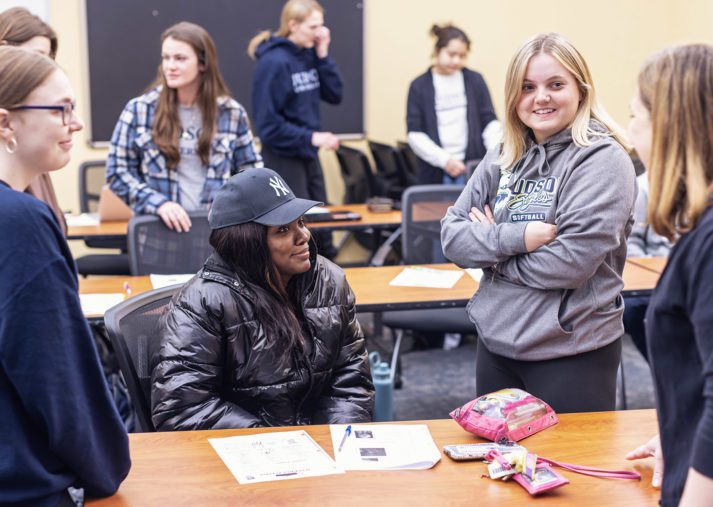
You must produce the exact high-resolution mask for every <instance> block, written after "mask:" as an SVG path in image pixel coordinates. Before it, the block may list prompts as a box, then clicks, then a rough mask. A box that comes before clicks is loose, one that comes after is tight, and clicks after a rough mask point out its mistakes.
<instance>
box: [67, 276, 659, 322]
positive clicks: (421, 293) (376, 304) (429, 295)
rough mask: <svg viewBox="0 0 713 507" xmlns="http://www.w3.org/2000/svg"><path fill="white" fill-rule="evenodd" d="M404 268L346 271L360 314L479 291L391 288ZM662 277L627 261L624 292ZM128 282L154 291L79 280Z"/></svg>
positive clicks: (96, 288)
mask: <svg viewBox="0 0 713 507" xmlns="http://www.w3.org/2000/svg"><path fill="white" fill-rule="evenodd" d="M404 267H405V266H381V267H368V268H346V269H345V270H344V272H345V273H346V275H347V280H348V281H349V285H351V287H352V290H354V294H355V296H356V304H357V311H360V312H383V311H389V310H407V309H411V310H414V309H425V308H440V307H453V306H465V305H466V304H467V303H468V300H470V298H471V297H472V296H473V294H475V291H476V290H477V289H478V282H476V281H475V280H474V279H473V278H472V277H471V276H470V275H468V274H467V273H464V274H463V276H462V277H461V278H460V280H458V282H457V283H456V284H455V286H454V287H453V288H451V289H428V288H423V287H394V286H392V285H389V282H390V281H391V280H393V279H394V277H396V275H398V274H399V273H400V272H401V271H402V270H403V269H404ZM427 267H431V268H437V269H453V270H460V268H458V267H457V266H455V265H454V264H430V265H428V266H427ZM658 278H659V275H658V273H655V272H653V271H651V270H650V269H646V268H643V267H641V266H638V265H636V264H633V263H630V262H627V263H626V265H625V267H624V293H625V294H627V295H638V294H648V293H650V292H651V290H652V289H653V288H654V287H655V286H656V282H657V281H658ZM124 282H128V284H129V286H130V287H131V294H132V295H137V294H141V293H142V292H146V291H148V290H151V288H152V287H151V281H150V280H149V277H148V276H109V277H90V278H82V279H80V280H79V292H80V293H81V294H112V293H123V292H124ZM87 317H89V318H100V317H102V315H87Z"/></svg>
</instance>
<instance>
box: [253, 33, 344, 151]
mask: <svg viewBox="0 0 713 507" xmlns="http://www.w3.org/2000/svg"><path fill="white" fill-rule="evenodd" d="M255 56H256V58H257V67H256V68H255V76H254V77H253V96H252V106H253V107H252V109H253V111H252V114H253V121H254V123H255V132H256V133H257V135H258V136H259V137H260V140H261V141H262V144H263V145H264V146H267V147H268V148H270V149H271V150H272V151H274V152H275V153H276V154H278V155H280V156H283V157H297V158H302V159H307V160H311V159H315V158H317V148H315V147H314V146H312V133H313V132H315V131H319V130H321V123H320V118H319V103H320V100H324V101H325V102H329V103H330V104H339V103H340V102H341V101H342V78H341V76H340V75H339V69H337V66H336V64H335V63H334V60H332V58H331V57H329V56H327V57H326V58H318V57H317V54H316V52H315V50H314V48H310V49H306V48H304V49H303V48H300V47H298V46H296V45H295V44H294V43H292V41H290V40H288V39H286V38H284V37H276V36H272V37H270V39H268V40H266V41H265V42H263V43H262V44H260V45H259V46H258V48H257V51H256V52H255Z"/></svg>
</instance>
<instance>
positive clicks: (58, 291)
mask: <svg viewBox="0 0 713 507" xmlns="http://www.w3.org/2000/svg"><path fill="white" fill-rule="evenodd" d="M0 76H2V79H1V80H0V505H38V506H44V505H46V506H53V507H54V506H56V505H65V504H64V503H62V502H70V499H69V494H68V492H67V488H68V487H70V486H73V487H75V488H83V489H84V492H85V494H86V495H87V496H107V495H111V494H112V493H114V491H116V489H117V488H118V487H119V483H120V482H121V481H122V480H123V479H124V477H126V474H127V473H128V471H129V466H130V461H129V445H128V438H127V435H126V431H125V430H124V426H123V424H122V422H121V419H120V418H119V414H118V413H117V411H116V408H115V407H114V402H113V400H112V399H111V396H110V395H109V390H108V388H107V385H106V381H105V380H104V374H103V372H102V369H101V366H100V364H99V358H98V356H97V351H96V348H95V346H94V341H93V340H92V337H91V335H90V333H89V328H88V326H87V322H86V320H85V319H84V316H83V314H82V310H81V308H80V305H79V296H78V291H79V289H78V288H77V275H76V272H75V267H74V262H73V261H72V256H71V254H70V252H69V247H68V246H67V242H66V241H65V239H64V235H63V234H62V232H61V230H60V227H59V222H58V221H57V219H56V217H55V216H54V215H53V214H52V213H51V211H50V209H49V207H47V205H45V204H44V203H42V202H40V201H39V200H37V199H36V198H34V197H32V196H30V195H27V194H25V193H23V192H22V191H23V190H24V189H25V188H27V184H28V183H29V182H30V180H32V179H33V178H36V177H37V176H39V175H40V174H42V173H46V172H49V171H56V170H58V169H60V168H62V167H64V166H65V165H67V163H68V162H69V152H70V150H71V148H72V135H73V134H74V133H75V132H77V131H79V130H81V129H82V127H83V125H82V121H81V120H80V119H79V117H78V116H77V115H76V114H75V113H74V93H73V92H72V88H71V86H70V84H69V80H68V79H67V76H65V75H64V73H63V72H62V71H61V70H60V69H59V68H58V67H57V65H56V64H55V63H54V61H52V60H50V59H49V58H46V57H44V56H40V55H38V54H35V53H33V52H30V51H26V50H24V49H17V48H12V47H0ZM72 505H73V504H72Z"/></svg>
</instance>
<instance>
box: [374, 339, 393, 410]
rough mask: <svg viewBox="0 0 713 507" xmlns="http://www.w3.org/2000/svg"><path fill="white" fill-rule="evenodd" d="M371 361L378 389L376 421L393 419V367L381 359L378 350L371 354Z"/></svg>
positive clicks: (375, 385) (375, 387)
mask: <svg viewBox="0 0 713 507" xmlns="http://www.w3.org/2000/svg"><path fill="white" fill-rule="evenodd" d="M369 362H370V363H371V377H372V379H373V381H374V389H375V390H376V397H375V398H376V399H375V400H374V421H375V422H383V421H392V420H393V419H394V378H393V375H392V374H391V368H389V363H387V362H385V361H382V360H381V357H380V356H379V353H378V352H372V353H371V354H369Z"/></svg>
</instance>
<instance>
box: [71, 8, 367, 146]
mask: <svg viewBox="0 0 713 507" xmlns="http://www.w3.org/2000/svg"><path fill="white" fill-rule="evenodd" d="M320 4H321V5H322V6H323V7H324V9H325V24H326V25H327V26H328V27H329V28H330V30H331V32H332V44H331V46H330V55H331V56H332V57H333V58H334V59H335V60H336V62H337V65H338V66H339V69H340V71H341V73H342V79H343V80H344V96H343V100H342V103H341V104H340V105H338V106H332V105H330V104H324V103H323V104H322V127H323V128H324V129H325V130H331V131H333V132H335V133H338V134H359V133H363V131H364V115H363V110H364V107H363V105H364V92H363V82H364V80H363V75H364V71H363V67H364V66H363V39H364V30H363V26H364V16H363V3H362V2H361V1H358V0H320ZM283 5H284V0H85V19H86V36H87V41H86V43H87V54H88V58H87V63H88V73H87V75H88V76H89V93H90V108H91V111H90V121H91V123H90V142H91V143H92V144H94V145H100V144H103V143H106V142H108V141H109V139H110V138H111V134H112V132H113V130H114V125H115V124H116V121H117V119H118V118H119V114H120V113H121V110H122V109H123V108H124V106H125V105H126V103H127V102H128V101H129V100H130V99H131V98H133V97H136V96H138V95H141V94H142V93H143V91H144V90H145V89H146V87H147V86H148V85H149V84H150V83H151V81H152V80H153V79H154V78H155V76H156V70H157V68H158V65H159V63H160V55H161V41H160V37H161V33H162V32H163V31H164V30H165V29H166V28H168V27H169V26H171V25H173V24H175V23H177V22H179V21H191V22H193V23H197V24H199V25H201V26H202V27H204V28H205V29H206V30H207V31H208V32H209V33H210V34H211V36H212V37H213V40H214V41H215V44H216V47H217V50H218V60H219V63H220V70H221V73H222V74H223V77H224V78H225V80H226V81H227V83H228V86H229V88H230V91H231V93H232V95H233V97H234V98H235V99H236V100H237V101H238V102H240V103H241V104H242V105H243V106H245V108H246V109H247V110H248V114H250V108H251V104H250V100H251V99H250V97H251V93H252V77H253V72H254V69H255V62H254V61H253V60H251V59H250V58H249V57H248V56H247V53H246V49H247V46H248V42H249V41H250V39H251V38H252V37H253V36H254V35H255V34H257V33H258V32H259V31H261V30H270V31H275V30H277V28H278V25H279V20H280V12H281V10H282V6H283Z"/></svg>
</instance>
